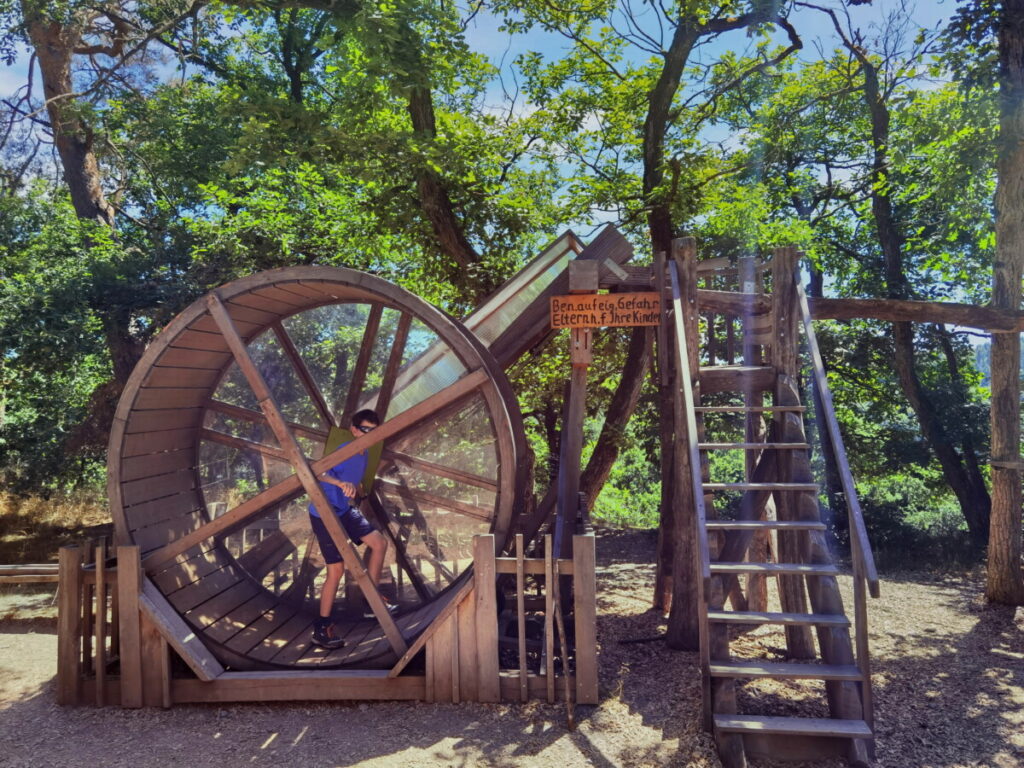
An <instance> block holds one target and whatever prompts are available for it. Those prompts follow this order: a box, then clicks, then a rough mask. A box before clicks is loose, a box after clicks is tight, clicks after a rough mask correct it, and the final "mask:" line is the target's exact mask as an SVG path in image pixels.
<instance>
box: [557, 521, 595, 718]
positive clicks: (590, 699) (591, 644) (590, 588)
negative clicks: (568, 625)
mask: <svg viewBox="0 0 1024 768" xmlns="http://www.w3.org/2000/svg"><path fill="white" fill-rule="evenodd" d="M572 559H573V573H574V574H575V576H574V577H573V613H574V615H575V617H576V702H577V703H578V704H597V703H598V686H597V577H596V567H597V550H596V543H595V539H594V534H592V533H588V534H584V535H581V536H574V537H573V541H572ZM559 571H561V569H559Z"/></svg>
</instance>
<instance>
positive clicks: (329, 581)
mask: <svg viewBox="0 0 1024 768" xmlns="http://www.w3.org/2000/svg"><path fill="white" fill-rule="evenodd" d="M344 574H345V563H344V562H341V563H327V576H326V577H325V578H324V587H323V590H322V591H321V592H320V618H321V619H329V618H330V617H331V610H332V609H333V608H334V599H335V598H336V597H337V596H338V585H339V584H341V577H342V576H343V575H344Z"/></svg>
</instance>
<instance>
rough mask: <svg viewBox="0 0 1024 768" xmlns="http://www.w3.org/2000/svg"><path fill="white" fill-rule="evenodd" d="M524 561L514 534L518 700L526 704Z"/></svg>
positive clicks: (519, 537) (520, 537)
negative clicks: (517, 635)
mask: <svg viewBox="0 0 1024 768" xmlns="http://www.w3.org/2000/svg"><path fill="white" fill-rule="evenodd" d="M525 559H526V552H525V545H524V544H523V534H521V533H517V534H516V627H517V629H518V630H519V632H518V634H519V638H518V639H519V700H520V701H522V702H524V703H525V702H526V700H527V699H529V697H530V692H529V669H528V668H527V666H526V574H525V572H524V569H523V563H524V561H525Z"/></svg>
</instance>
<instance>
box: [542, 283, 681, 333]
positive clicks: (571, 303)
mask: <svg viewBox="0 0 1024 768" xmlns="http://www.w3.org/2000/svg"><path fill="white" fill-rule="evenodd" d="M660 322H661V297H660V296H659V295H658V294H657V293H653V292H651V293H608V294H597V293H587V294H578V295H575V296H552V297H551V327H552V328H600V327H602V326H623V325H659V324H660Z"/></svg>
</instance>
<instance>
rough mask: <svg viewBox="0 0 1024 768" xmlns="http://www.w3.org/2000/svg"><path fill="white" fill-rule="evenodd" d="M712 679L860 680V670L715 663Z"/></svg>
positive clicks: (770, 663)
mask: <svg viewBox="0 0 1024 768" xmlns="http://www.w3.org/2000/svg"><path fill="white" fill-rule="evenodd" d="M711 676H712V677H749V678H761V677H765V678H778V679H783V678H785V679H791V680H860V679H861V677H860V670H859V669H857V667H855V666H854V665H852V664H795V663H787V662H779V661H763V660H761V659H738V660H735V661H716V662H712V664H711Z"/></svg>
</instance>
